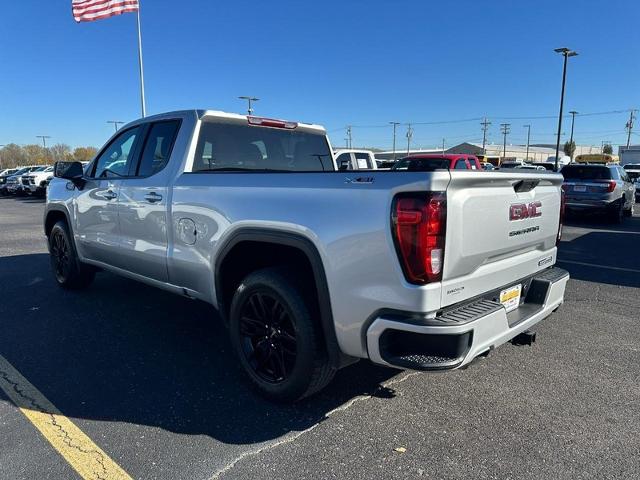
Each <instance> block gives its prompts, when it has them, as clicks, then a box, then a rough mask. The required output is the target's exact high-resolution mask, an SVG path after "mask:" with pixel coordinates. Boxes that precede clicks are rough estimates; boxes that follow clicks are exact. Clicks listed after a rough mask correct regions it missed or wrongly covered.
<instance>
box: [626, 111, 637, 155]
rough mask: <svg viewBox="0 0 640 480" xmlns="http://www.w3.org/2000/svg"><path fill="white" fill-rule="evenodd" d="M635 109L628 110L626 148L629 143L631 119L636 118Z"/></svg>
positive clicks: (631, 127) (631, 128) (631, 126)
mask: <svg viewBox="0 0 640 480" xmlns="http://www.w3.org/2000/svg"><path fill="white" fill-rule="evenodd" d="M636 111H637V110H633V109H632V110H631V111H630V112H629V121H628V122H627V125H626V127H625V128H626V129H627V148H629V144H630V143H631V131H632V130H633V121H634V120H635V118H636Z"/></svg>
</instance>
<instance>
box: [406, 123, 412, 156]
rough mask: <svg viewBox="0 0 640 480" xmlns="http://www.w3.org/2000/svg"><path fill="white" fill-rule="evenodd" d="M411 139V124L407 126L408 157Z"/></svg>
mask: <svg viewBox="0 0 640 480" xmlns="http://www.w3.org/2000/svg"><path fill="white" fill-rule="evenodd" d="M411 137H413V128H411V124H410V123H409V124H407V155H409V150H411Z"/></svg>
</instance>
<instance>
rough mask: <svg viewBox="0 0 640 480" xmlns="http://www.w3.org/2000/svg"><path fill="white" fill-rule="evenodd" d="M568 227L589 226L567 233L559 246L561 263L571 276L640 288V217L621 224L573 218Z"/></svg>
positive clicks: (568, 222) (589, 280)
mask: <svg viewBox="0 0 640 480" xmlns="http://www.w3.org/2000/svg"><path fill="white" fill-rule="evenodd" d="M566 225H567V226H572V227H579V228H585V229H588V230H587V231H586V233H584V234H582V233H581V232H580V231H576V232H577V233H576V232H574V231H571V232H567V231H566V230H565V232H567V233H568V234H566V235H564V237H563V240H562V241H561V242H560V247H559V249H558V264H559V266H561V267H562V268H565V269H566V270H568V271H569V273H571V277H572V278H574V279H577V280H585V281H588V282H597V283H607V284H610V285H620V286H625V287H635V288H640V255H638V248H639V246H640V217H638V216H635V217H633V218H626V219H625V220H624V222H623V223H622V224H620V225H615V224H611V223H607V222H606V220H603V221H599V220H598V219H587V218H571V219H570V220H569V221H567V223H566Z"/></svg>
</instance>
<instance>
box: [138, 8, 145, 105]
mask: <svg viewBox="0 0 640 480" xmlns="http://www.w3.org/2000/svg"><path fill="white" fill-rule="evenodd" d="M140 3H141V2H140V1H138V12H137V19H138V64H139V65H140V102H141V106H142V116H143V117H146V116H147V108H146V105H145V101H144V66H143V64H142V32H141V30H140Z"/></svg>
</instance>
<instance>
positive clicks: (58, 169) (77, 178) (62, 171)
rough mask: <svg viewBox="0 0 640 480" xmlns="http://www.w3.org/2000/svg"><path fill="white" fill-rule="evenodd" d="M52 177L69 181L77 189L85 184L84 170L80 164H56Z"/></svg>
mask: <svg viewBox="0 0 640 480" xmlns="http://www.w3.org/2000/svg"><path fill="white" fill-rule="evenodd" d="M53 176H54V177H57V178H64V179H65V180H71V181H72V182H73V184H74V185H75V186H76V187H78V188H82V187H83V186H84V184H85V181H84V169H83V168H82V164H81V163H80V162H56V163H55V165H54V167H53Z"/></svg>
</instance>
